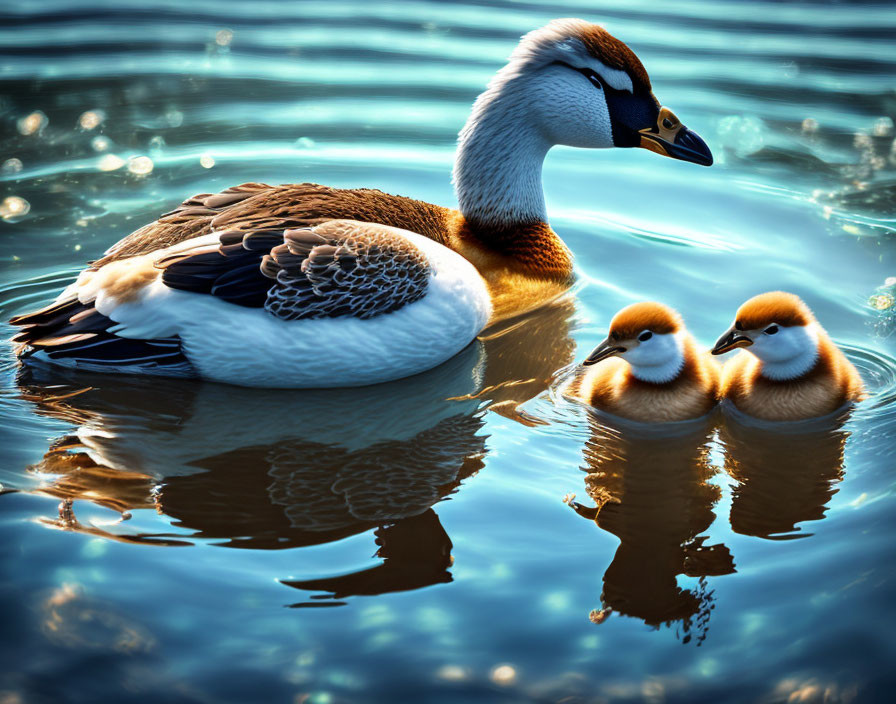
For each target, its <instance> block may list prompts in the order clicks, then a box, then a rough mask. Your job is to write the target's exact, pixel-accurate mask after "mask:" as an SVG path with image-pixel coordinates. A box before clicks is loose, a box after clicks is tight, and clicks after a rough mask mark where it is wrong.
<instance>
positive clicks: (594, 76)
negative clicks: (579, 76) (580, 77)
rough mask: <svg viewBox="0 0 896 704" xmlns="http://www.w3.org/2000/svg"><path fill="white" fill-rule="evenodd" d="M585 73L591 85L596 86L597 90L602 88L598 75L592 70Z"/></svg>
mask: <svg viewBox="0 0 896 704" xmlns="http://www.w3.org/2000/svg"><path fill="white" fill-rule="evenodd" d="M585 75H586V76H587V77H588V80H589V81H591V85H593V86H594V87H595V88H597V89H598V90H603V89H604V84H603V81H601V80H600V78H599V77H598V75H597V74H596V73H594V72H593V71H592V72H589V73H586V74H585Z"/></svg>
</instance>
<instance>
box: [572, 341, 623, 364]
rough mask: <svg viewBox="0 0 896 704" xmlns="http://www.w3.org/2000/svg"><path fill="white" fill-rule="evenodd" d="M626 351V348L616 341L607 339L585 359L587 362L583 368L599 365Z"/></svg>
mask: <svg viewBox="0 0 896 704" xmlns="http://www.w3.org/2000/svg"><path fill="white" fill-rule="evenodd" d="M625 350H626V348H625V347H623V346H622V345H620V344H618V343H617V342H616V341H615V340H611V339H610V338H607V339H606V340H604V341H603V342H601V343H600V344H599V345H598V346H597V347H595V348H594V351H593V352H592V353H591V354H589V355H588V356H587V357H586V358H585V361H584V362H582V366H583V367H590V366H591V365H592V364H597V363H598V362H599V361H601V360H602V359H606V358H607V357H612V356H614V355H617V354H619V353H620V352H625Z"/></svg>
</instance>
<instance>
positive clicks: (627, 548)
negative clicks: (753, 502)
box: [569, 414, 735, 644]
mask: <svg viewBox="0 0 896 704" xmlns="http://www.w3.org/2000/svg"><path fill="white" fill-rule="evenodd" d="M589 423H590V426H591V428H590V430H591V437H590V439H589V440H588V442H587V443H586V445H585V450H584V456H585V461H586V463H587V466H586V467H584V469H585V471H587V472H588V475H587V476H586V477H585V488H586V491H587V492H588V495H589V496H590V497H591V498H592V500H593V501H594V502H595V503H596V506H594V507H593V508H589V507H586V506H583V505H581V504H579V503H577V502H575V501H570V502H569V503H570V506H572V508H573V509H575V510H576V512H577V513H578V514H579V515H581V516H583V517H585V518H590V519H593V520H594V521H595V522H596V523H597V525H598V527H600V528H601V529H603V530H605V531H607V532H609V533H612V534H613V535H615V536H617V537H618V538H619V540H620V543H619V547H618V548H617V549H616V554H615V555H614V557H613V561H612V562H611V564H610V566H609V567H608V568H607V570H606V572H605V574H604V585H603V593H602V594H601V601H602V605H603V609H602V611H600V612H592V620H593V621H595V622H598V623H599V622H601V621H602V620H603V619H604V618H606V616H607V615H609V613H610V612H612V611H616V612H618V613H620V614H623V615H626V616H633V617H635V618H639V619H641V620H642V621H644V622H645V623H646V624H648V625H650V626H653V627H659V626H661V625H664V624H665V625H667V626H670V627H671V626H673V625H676V626H678V627H679V628H680V629H681V632H682V633H683V641H684V642H688V641H690V640H691V637H692V635H693V634H694V633H696V637H697V643H698V644H699V643H701V642H702V641H703V639H704V638H705V637H706V631H707V629H708V627H709V614H710V611H711V609H712V608H713V605H712V602H713V598H712V592H711V591H710V590H709V589H708V586H707V581H706V578H707V577H711V576H717V575H723V574H730V573H732V572H734V571H735V570H734V561H733V559H732V557H731V554H730V552H729V551H728V548H727V547H726V546H725V545H723V544H716V545H706V541H707V539H708V538H707V536H706V535H700V534H701V533H702V532H704V531H705V530H706V529H707V528H708V527H709V525H710V524H711V523H712V522H713V520H714V518H715V514H714V512H713V507H714V506H715V504H716V502H717V501H718V499H719V496H720V490H719V488H718V487H717V486H715V485H713V484H710V483H709V480H710V479H711V478H712V477H713V476H714V474H715V473H716V472H717V470H716V469H715V468H714V467H713V466H712V464H711V463H710V460H709V442H710V440H711V435H712V430H713V429H712V423H711V421H710V420H708V419H699V420H696V421H687V422H685V423H667V424H663V426H665V427H663V426H653V427H647V426H640V427H636V426H635V425H631V426H630V425H628V424H626V425H623V424H622V423H617V424H616V425H615V427H614V426H610V425H607V424H606V421H605V420H604V419H603V418H599V417H598V416H597V414H591V415H589ZM678 575H686V576H688V577H697V578H699V582H698V587H697V589H695V590H689V589H682V588H681V587H679V586H678V583H677V581H676V579H677V577H678ZM595 613H596V615H595Z"/></svg>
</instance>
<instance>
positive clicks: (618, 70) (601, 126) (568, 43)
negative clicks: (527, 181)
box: [480, 19, 713, 166]
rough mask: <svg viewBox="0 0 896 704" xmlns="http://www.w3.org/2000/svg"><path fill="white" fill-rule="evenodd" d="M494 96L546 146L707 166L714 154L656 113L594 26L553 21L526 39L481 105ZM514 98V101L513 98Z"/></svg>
mask: <svg viewBox="0 0 896 704" xmlns="http://www.w3.org/2000/svg"><path fill="white" fill-rule="evenodd" d="M496 94H500V95H501V98H502V99H503V101H504V102H505V104H507V105H508V106H509V105H510V104H513V103H514V102H515V100H514V98H515V97H520V98H522V101H523V103H524V104H523V105H521V106H517V109H522V110H526V111H528V112H529V115H528V117H529V118H530V120H531V121H532V122H533V123H534V124H535V126H536V127H537V129H538V130H539V131H541V132H542V134H543V136H544V137H545V138H546V139H547V140H548V141H549V142H550V143H552V144H562V145H567V146H571V147H587V148H602V147H641V148H644V149H648V150H650V151H652V152H655V153H657V154H661V155H663V156H669V157H672V158H674V159H681V160H683V161H690V162H692V163H695V164H701V165H703V166H709V165H711V164H712V161H713V160H712V153H711V152H710V150H709V148H708V147H707V146H706V143H705V142H704V141H703V140H702V139H700V137H699V136H697V134H696V133H694V132H693V131H691V130H689V129H688V128H687V127H685V126H684V125H683V124H682V122H681V121H680V120H679V119H678V117H676V116H675V114H674V113H673V112H672V111H671V110H670V109H669V108H666V107H662V105H661V104H660V102H659V100H657V98H656V96H654V94H653V89H652V87H651V84H650V77H649V76H648V75H647V71H646V70H645V68H644V66H643V64H642V63H641V61H640V60H639V59H638V57H637V56H636V55H635V53H634V52H633V51H632V50H631V49H629V47H628V46H626V45H625V44H624V43H623V42H621V41H620V40H619V39H617V38H616V37H614V36H613V35H611V34H610V33H609V32H607V30H605V29H604V28H603V27H601V26H600V25H596V24H592V23H590V22H585V21H584V20H579V19H557V20H553V21H552V22H550V23H549V24H548V25H546V26H545V27H542V28H541V29H537V30H535V31H533V32H530V33H529V34H527V35H525V36H524V37H523V38H522V40H521V41H520V43H519V45H518V46H517V48H516V49H515V50H514V52H513V54H512V55H511V57H510V60H509V62H508V64H507V65H506V66H505V67H504V68H503V69H502V70H501V71H500V72H499V73H498V74H497V76H496V77H495V78H494V80H493V81H492V83H491V84H490V85H489V90H488V91H486V93H485V94H484V95H483V96H482V98H480V100H483V99H485V100H484V102H486V103H488V102H491V101H490V100H488V98H490V97H495V95H496ZM514 94H516V95H514Z"/></svg>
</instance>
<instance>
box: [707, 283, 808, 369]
mask: <svg viewBox="0 0 896 704" xmlns="http://www.w3.org/2000/svg"><path fill="white" fill-rule="evenodd" d="M820 334H821V330H820V328H819V325H818V323H817V322H816V320H815V316H814V315H813V314H812V311H811V310H809V306H807V305H806V304H805V303H804V302H803V301H802V299H800V298H799V297H798V296H795V295H794V294H792V293H785V292H784V291H770V292H768V293H762V294H760V295H758V296H755V297H753V298H751V299H750V300H748V301H747V302H746V303H744V304H743V305H742V306H741V307H740V308H739V309H738V311H737V315H736V316H735V320H734V324H733V325H732V326H731V327H730V328H729V329H728V330H727V331H726V332H725V334H724V335H722V336H721V337H720V338H719V340H718V342H716V345H715V347H713V349H712V353H713V354H724V353H725V352H728V351H730V350H733V349H737V348H738V347H748V348H749V352H751V353H752V354H754V355H755V356H756V357H757V358H758V359H759V361H760V362H761V363H762V367H761V373H762V375H763V376H765V377H767V378H769V379H777V380H786V379H795V378H797V377H799V376H802V375H803V374H805V373H806V372H807V371H809V370H810V369H811V368H812V366H813V365H814V364H815V361H816V359H817V358H818V354H819V335H820Z"/></svg>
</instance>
